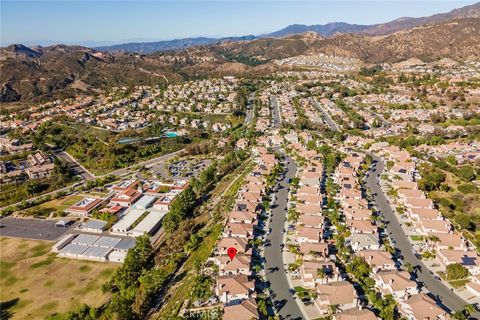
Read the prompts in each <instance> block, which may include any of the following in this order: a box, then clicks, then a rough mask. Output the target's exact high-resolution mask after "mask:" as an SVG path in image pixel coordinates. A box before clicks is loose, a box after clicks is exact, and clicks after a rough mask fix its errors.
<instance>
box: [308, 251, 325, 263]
mask: <svg viewBox="0 0 480 320" xmlns="http://www.w3.org/2000/svg"><path fill="white" fill-rule="evenodd" d="M308 254H309V255H311V256H312V257H313V260H315V261H316V260H317V259H318V258H320V257H322V256H323V254H322V253H321V252H318V251H315V250H310V251H309V252H308Z"/></svg>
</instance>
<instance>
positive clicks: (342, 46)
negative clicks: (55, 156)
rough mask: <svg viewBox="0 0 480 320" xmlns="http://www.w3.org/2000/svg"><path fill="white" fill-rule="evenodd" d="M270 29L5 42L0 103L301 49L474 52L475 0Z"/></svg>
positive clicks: (435, 54)
mask: <svg viewBox="0 0 480 320" xmlns="http://www.w3.org/2000/svg"><path fill="white" fill-rule="evenodd" d="M360 29H361V30H360ZM341 30H343V31H341ZM347 30H348V31H347ZM355 30H356V31H355ZM274 35H275V37H274V36H270V35H268V36H267V35H264V36H259V37H254V36H246V37H231V38H222V39H214V38H201V39H202V40H198V41H197V40H196V39H197V38H192V39H180V40H176V41H175V43H172V42H170V43H165V42H162V43H160V44H159V43H158V42H153V43H136V44H126V45H120V46H116V47H115V48H112V47H110V49H108V48H103V49H102V50H99V48H95V49H92V48H86V47H82V46H67V45H54V46H48V47H41V46H30V47H27V46H24V45H20V44H17V45H11V46H8V47H5V48H0V69H1V70H2V72H0V102H2V108H3V107H4V103H5V102H16V103H23V102H32V101H44V100H51V99H58V98H64V97H72V96H75V95H77V94H81V93H84V92H90V93H94V92H96V91H98V89H102V88H110V87H112V86H125V85H138V84H146V85H152V84H160V85H164V84H166V83H167V82H168V83H172V82H175V81H181V80H184V79H192V78H198V77H207V76H211V75H214V76H221V75H245V74H247V73H248V74H250V75H255V74H268V73H271V72H273V71H275V70H279V69H285V68H290V67H288V66H278V65H276V64H275V63H272V60H274V59H282V58H286V57H292V56H297V55H303V54H315V53H324V54H327V55H335V56H344V57H352V58H357V59H360V60H362V61H363V62H365V63H367V64H377V63H384V62H387V63H394V62H398V61H402V60H407V59H410V58H419V59H422V60H433V59H440V58H451V59H456V60H463V59H466V58H470V57H476V58H478V57H480V3H477V4H475V5H472V6H468V7H464V8H460V9H456V10H453V11H451V12H449V13H446V14H439V15H434V16H431V17H425V18H401V19H397V20H394V21H392V22H389V23H386V24H378V25H374V26H361V25H349V24H344V23H331V24H327V25H317V26H299V25H296V26H290V27H287V28H285V29H283V30H279V31H277V33H275V34H274ZM199 43H200V44H199ZM122 46H125V48H122ZM157 48H162V49H160V50H158V49H157ZM172 49H176V50H172ZM130 51H134V52H130ZM145 52H152V53H145Z"/></svg>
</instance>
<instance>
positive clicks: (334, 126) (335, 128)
mask: <svg viewBox="0 0 480 320" xmlns="http://www.w3.org/2000/svg"><path fill="white" fill-rule="evenodd" d="M311 101H312V103H313V105H314V106H315V107H316V108H317V110H318V111H320V112H321V113H322V114H323V118H324V119H325V122H326V123H327V126H328V127H329V128H330V130H332V131H336V132H340V129H339V128H338V126H337V124H336V123H335V121H333V120H332V118H331V117H330V115H329V114H328V112H327V111H326V110H325V109H324V108H322V106H321V105H320V104H319V103H318V102H317V100H315V99H312V100H311Z"/></svg>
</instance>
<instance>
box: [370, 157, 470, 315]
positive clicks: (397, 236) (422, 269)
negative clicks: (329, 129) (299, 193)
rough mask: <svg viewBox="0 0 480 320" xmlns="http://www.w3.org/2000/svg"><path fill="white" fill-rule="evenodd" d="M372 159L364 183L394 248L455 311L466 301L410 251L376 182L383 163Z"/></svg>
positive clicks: (449, 307) (432, 292)
mask: <svg viewBox="0 0 480 320" xmlns="http://www.w3.org/2000/svg"><path fill="white" fill-rule="evenodd" d="M373 161H374V166H373V167H372V168H370V171H369V174H368V175H367V178H366V184H367V187H368V188H369V189H370V190H371V192H372V194H376V196H375V195H374V196H373V200H374V201H375V205H376V207H377V209H378V210H379V211H380V213H381V214H382V215H383V217H385V219H386V220H387V221H388V224H387V231H388V232H389V233H390V234H391V238H392V239H393V240H394V241H395V242H396V245H395V246H396V248H398V249H399V250H400V251H401V254H402V255H403V258H404V261H405V262H409V263H411V264H412V266H419V268H418V271H417V281H418V282H421V283H423V284H424V286H425V288H426V289H427V290H428V291H429V292H430V293H431V294H432V295H433V297H436V298H438V302H439V304H441V305H443V307H446V309H448V310H453V311H456V310H459V309H461V308H462V307H463V306H465V305H466V304H468V303H467V302H466V301H464V300H463V299H462V298H460V297H459V296H457V295H456V294H455V293H453V292H451V291H450V289H448V288H447V287H446V286H445V285H444V284H443V283H442V282H441V281H439V280H436V279H435V278H434V277H433V276H432V274H430V272H429V270H428V269H427V267H426V266H425V264H424V263H423V262H422V261H421V260H419V259H418V258H417V257H416V256H415V254H414V253H413V252H412V245H411V243H410V241H409V240H408V238H407V235H406V234H405V233H404V231H403V229H402V227H401V226H400V222H399V221H398V219H397V217H396V215H395V213H394V212H393V210H392V208H391V206H390V204H389V203H388V201H387V198H386V196H385V194H384V193H383V191H382V189H381V188H380V185H379V184H378V182H379V181H380V175H381V174H382V172H383V168H384V163H383V162H382V160H381V159H380V158H379V157H377V156H374V157H373ZM375 163H376V165H375Z"/></svg>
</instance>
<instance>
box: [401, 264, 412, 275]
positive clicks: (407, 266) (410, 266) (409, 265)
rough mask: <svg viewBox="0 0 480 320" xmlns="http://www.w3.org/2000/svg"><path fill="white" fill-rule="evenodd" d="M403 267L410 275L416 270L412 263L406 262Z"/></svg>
mask: <svg viewBox="0 0 480 320" xmlns="http://www.w3.org/2000/svg"><path fill="white" fill-rule="evenodd" d="M403 266H404V267H405V270H407V271H408V272H409V273H412V272H413V269H414V268H413V266H412V264H411V263H410V262H405V263H404V264H403Z"/></svg>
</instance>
